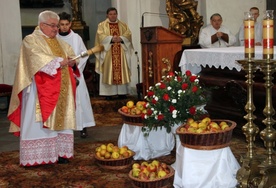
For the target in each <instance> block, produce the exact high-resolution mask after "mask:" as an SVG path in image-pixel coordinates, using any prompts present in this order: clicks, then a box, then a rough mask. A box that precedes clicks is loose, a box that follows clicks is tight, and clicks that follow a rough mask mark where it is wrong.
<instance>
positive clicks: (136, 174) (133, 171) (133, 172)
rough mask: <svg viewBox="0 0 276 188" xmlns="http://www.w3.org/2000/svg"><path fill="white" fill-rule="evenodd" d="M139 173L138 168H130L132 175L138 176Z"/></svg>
mask: <svg viewBox="0 0 276 188" xmlns="http://www.w3.org/2000/svg"><path fill="white" fill-rule="evenodd" d="M139 173H140V169H139V168H135V169H133V170H132V176H133V177H138V176H139Z"/></svg>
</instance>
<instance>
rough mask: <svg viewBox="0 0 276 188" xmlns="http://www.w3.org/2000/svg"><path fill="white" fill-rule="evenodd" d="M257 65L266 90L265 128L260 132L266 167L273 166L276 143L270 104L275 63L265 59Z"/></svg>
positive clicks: (272, 111)
mask: <svg viewBox="0 0 276 188" xmlns="http://www.w3.org/2000/svg"><path fill="white" fill-rule="evenodd" d="M257 63H258V64H259V65H260V67H261V71H262V72H263V73H264V80H265V84H264V87H265V88H266V106H265V108H264V110H263V114H264V115H265V116H266V118H265V119H264V120H263V123H264V124H265V125H266V128H265V129H264V130H262V131H261V132H260V136H261V139H262V140H263V141H264V145H265V147H266V149H267V157H266V160H265V161H263V163H262V165H263V166H267V165H272V164H275V162H274V160H273V158H272V154H273V147H274V146H275V141H276V131H275V129H274V128H273V125H274V124H275V120H274V119H273V115H274V114H275V110H274V108H273V103H272V87H273V85H274V84H273V82H272V80H273V79H274V78H273V76H272V75H273V73H274V72H275V68H276V62H275V61H272V60H270V59H267V60H263V61H259V62H257Z"/></svg>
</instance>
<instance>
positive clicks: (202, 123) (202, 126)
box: [198, 122, 207, 130]
mask: <svg viewBox="0 0 276 188" xmlns="http://www.w3.org/2000/svg"><path fill="white" fill-rule="evenodd" d="M198 128H199V129H202V130H205V129H206V128H207V124H206V123H204V122H200V123H199V124H198Z"/></svg>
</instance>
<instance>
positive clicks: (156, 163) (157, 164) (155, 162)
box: [151, 160, 160, 167]
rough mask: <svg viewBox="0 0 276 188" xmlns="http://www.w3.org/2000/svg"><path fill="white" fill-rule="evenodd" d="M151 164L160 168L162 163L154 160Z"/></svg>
mask: <svg viewBox="0 0 276 188" xmlns="http://www.w3.org/2000/svg"><path fill="white" fill-rule="evenodd" d="M151 164H153V165H155V166H156V167H159V166H160V162H159V161H157V160H153V161H152V162H151Z"/></svg>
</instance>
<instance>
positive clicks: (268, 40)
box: [263, 10, 274, 59]
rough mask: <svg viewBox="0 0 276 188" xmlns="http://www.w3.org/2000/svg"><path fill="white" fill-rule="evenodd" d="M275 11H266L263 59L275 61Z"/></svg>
mask: <svg viewBox="0 0 276 188" xmlns="http://www.w3.org/2000/svg"><path fill="white" fill-rule="evenodd" d="M273 14H274V10H266V11H265V14H264V18H263V59H273V58H274V57H273V53H274V38H273V34H274V29H273V27H274V20H273V18H274V15H273Z"/></svg>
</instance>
